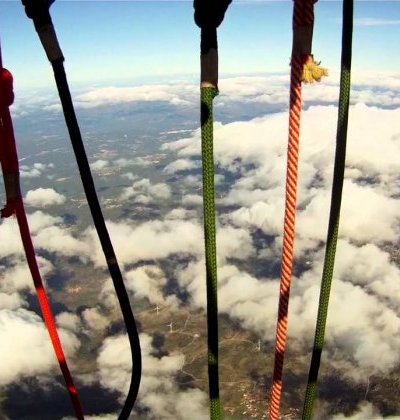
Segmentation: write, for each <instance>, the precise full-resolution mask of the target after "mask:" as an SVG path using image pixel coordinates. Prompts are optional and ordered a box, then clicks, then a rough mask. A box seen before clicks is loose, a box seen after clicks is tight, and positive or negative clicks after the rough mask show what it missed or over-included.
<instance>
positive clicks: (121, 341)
mask: <svg viewBox="0 0 400 420" xmlns="http://www.w3.org/2000/svg"><path fill="white" fill-rule="evenodd" d="M151 340H152V337H151V336H149V335H147V334H141V335H140V342H141V347H142V358H143V376H142V381H141V387H140V390H139V395H138V402H139V404H140V405H142V406H145V407H147V408H148V409H149V411H150V413H149V414H148V415H149V416H151V417H153V418H175V419H181V420H184V419H187V416H188V413H191V414H190V416H191V418H193V419H196V420H203V419H207V418H208V408H206V407H207V396H206V394H205V393H203V392H202V391H200V390H198V389H189V390H187V391H183V390H180V389H179V388H178V387H177V385H176V384H175V380H174V375H176V374H177V373H178V372H179V371H180V370H181V368H182V366H183V363H184V356H183V354H182V353H179V352H176V353H172V354H170V355H168V356H163V357H161V358H156V357H154V356H152V355H151V352H152V351H153V348H152V345H151ZM97 363H98V366H99V374H100V381H101V383H102V385H103V386H105V387H107V388H108V389H112V390H117V391H119V392H121V393H123V394H125V393H126V392H127V389H128V384H129V380H130V369H131V364H132V362H131V354H130V350H129V344H128V341H127V339H126V337H123V336H117V337H109V338H107V339H106V340H105V341H104V343H103V346H102V348H101V350H100V352H99V356H98V358H97ZM172 399H173V400H174V404H171V400H172Z"/></svg>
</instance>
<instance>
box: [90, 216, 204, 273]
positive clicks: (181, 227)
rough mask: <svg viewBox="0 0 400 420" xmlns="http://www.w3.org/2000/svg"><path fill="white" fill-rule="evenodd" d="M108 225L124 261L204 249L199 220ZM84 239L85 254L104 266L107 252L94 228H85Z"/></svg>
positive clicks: (150, 258)
mask: <svg viewBox="0 0 400 420" xmlns="http://www.w3.org/2000/svg"><path fill="white" fill-rule="evenodd" d="M107 225H108V228H109V231H110V236H111V238H112V241H113V244H114V248H115V250H116V254H117V255H118V260H119V261H120V262H121V263H123V264H132V263H134V262H137V261H139V260H152V259H158V258H166V257H168V256H170V255H173V254H187V255H198V254H199V253H201V252H202V251H203V248H202V244H203V231H202V229H201V227H200V225H199V224H198V223H197V222H193V221H188V220H186V221H183V220H165V221H163V222H162V221H159V220H153V221H149V222H145V223H143V224H141V225H138V226H132V225H131V224H128V223H115V222H108V223H107ZM84 239H85V241H86V245H87V246H88V248H89V249H90V252H88V253H87V254H86V255H88V256H89V257H90V258H91V259H92V260H93V262H94V263H95V264H96V265H99V266H103V265H104V264H105V262H104V256H103V253H102V251H101V248H100V244H99V242H98V240H97V236H96V234H95V233H94V231H93V229H92V228H90V229H88V230H87V231H86V233H85V237H84ZM126 244H132V245H131V246H126Z"/></svg>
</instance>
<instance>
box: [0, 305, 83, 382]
mask: <svg viewBox="0 0 400 420" xmlns="http://www.w3.org/2000/svg"><path fill="white" fill-rule="evenodd" d="M60 335H61V339H62V342H63V346H64V349H65V353H66V355H67V357H68V356H71V355H73V354H74V353H75V351H76V350H77V348H78V347H79V341H78V340H77V338H76V337H75V336H74V335H72V334H71V333H69V332H67V331H64V330H61V331H60ZM0 341H1V343H2V345H1V346H0V357H1V360H4V361H7V363H3V366H2V368H1V371H0V385H3V386H4V385H8V384H11V383H15V382H18V381H20V380H22V379H23V378H27V377H30V376H37V375H44V374H48V373H50V372H52V371H54V369H55V367H56V365H57V359H56V357H55V355H54V352H53V349H52V346H51V344H50V339H49V336H48V333H47V331H46V329H45V327H44V324H43V321H42V319H41V318H40V317H39V316H37V315H36V314H35V313H33V312H30V311H27V310H26V309H17V310H13V311H10V310H7V309H2V310H1V311H0ZM28 355H29V357H27V356H28Z"/></svg>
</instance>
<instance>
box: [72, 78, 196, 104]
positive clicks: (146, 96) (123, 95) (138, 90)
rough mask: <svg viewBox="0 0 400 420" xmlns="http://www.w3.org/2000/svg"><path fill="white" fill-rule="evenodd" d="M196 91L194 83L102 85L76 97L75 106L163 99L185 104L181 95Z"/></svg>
mask: <svg viewBox="0 0 400 420" xmlns="http://www.w3.org/2000/svg"><path fill="white" fill-rule="evenodd" d="M194 93H196V88H195V86H194V85H190V84H184V83H181V84H180V88H179V89H177V88H176V85H175V84H173V83H171V84H158V85H157V84H154V85H142V86H133V87H129V86H127V87H114V86H109V87H103V88H94V89H92V90H91V91H89V92H86V93H83V94H81V95H78V96H77V97H76V102H77V106H81V107H85V108H86V107H94V106H99V105H105V104H116V103H123V102H138V101H144V102H149V101H163V102H168V103H170V104H171V105H186V104H188V103H189V102H188V101H187V99H184V98H183V97H181V95H182V96H185V97H187V95H189V96H192V95H193V94H194Z"/></svg>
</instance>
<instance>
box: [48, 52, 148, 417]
mask: <svg viewBox="0 0 400 420" xmlns="http://www.w3.org/2000/svg"><path fill="white" fill-rule="evenodd" d="M52 66H53V70H54V77H55V80H56V84H57V89H58V93H59V95H60V100H61V104H62V107H63V111H64V116H65V121H66V124H67V127H68V132H69V135H70V138H71V143H72V147H73V149H74V153H75V157H76V161H77V163H78V167H79V172H80V175H81V179H82V183H83V187H84V190H85V194H86V198H87V201H88V204H89V208H90V211H91V213H92V217H93V222H94V225H95V227H96V231H97V234H98V236H99V239H100V243H101V247H102V249H103V252H104V256H105V258H106V261H107V265H108V270H109V272H110V275H111V278H112V280H113V283H114V288H115V292H116V294H117V297H118V300H119V303H120V306H121V311H122V315H123V318H124V322H125V325H126V331H127V334H128V338H129V343H130V346H131V350H132V375H131V383H130V387H129V391H128V395H127V397H126V400H125V404H124V406H123V408H122V411H121V414H120V415H119V419H120V420H125V419H128V418H129V415H130V413H131V411H132V408H133V405H134V404H135V400H136V397H137V394H138V391H139V385H140V379H141V372H142V359H141V349H140V342H139V335H138V331H137V328H136V322H135V318H134V316H133V312H132V309H131V305H130V302H129V297H128V293H127V292H126V289H125V286H124V281H123V278H122V274H121V270H120V268H119V265H118V262H117V258H116V255H115V252H114V248H113V246H112V243H111V240H110V236H109V234H108V230H107V227H106V224H105V221H104V217H103V214H102V211H101V207H100V204H99V200H98V198H97V194H96V189H95V186H94V182H93V177H92V174H91V171H90V167H89V162H88V159H87V156H86V152H85V148H84V145H83V141H82V136H81V133H80V129H79V126H78V121H77V119H76V115H75V111H74V107H73V104H72V98H71V93H70V91H69V87H68V82H67V77H66V74H65V70H64V65H63V61H62V60H56V61H54V62H52Z"/></svg>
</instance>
